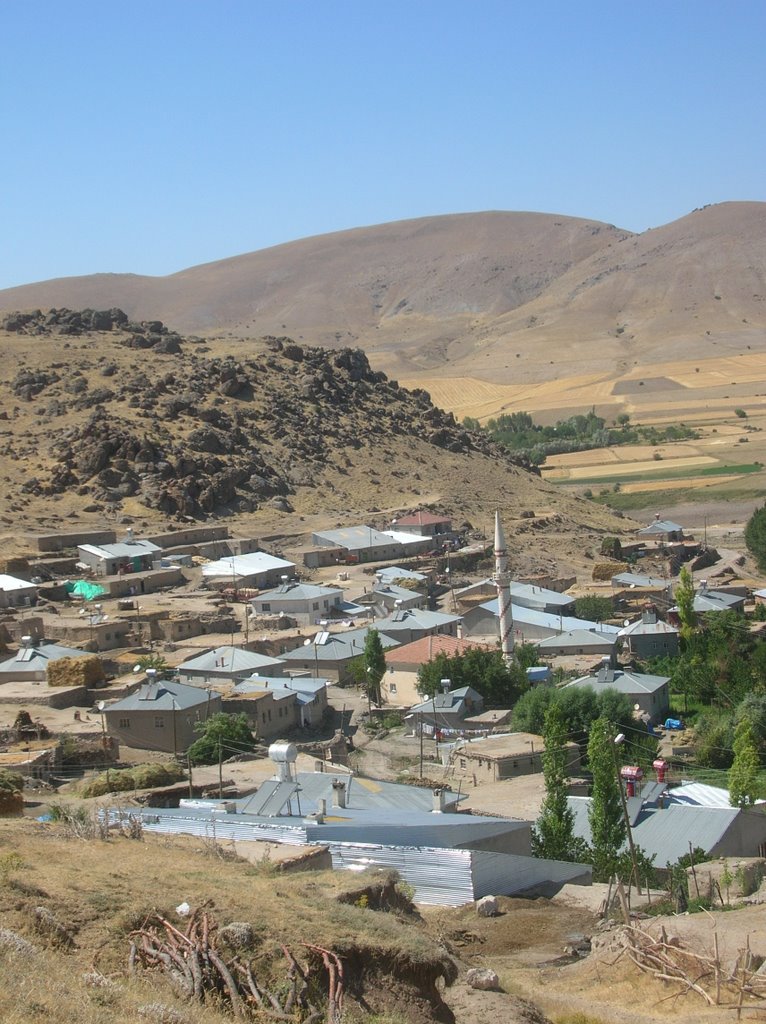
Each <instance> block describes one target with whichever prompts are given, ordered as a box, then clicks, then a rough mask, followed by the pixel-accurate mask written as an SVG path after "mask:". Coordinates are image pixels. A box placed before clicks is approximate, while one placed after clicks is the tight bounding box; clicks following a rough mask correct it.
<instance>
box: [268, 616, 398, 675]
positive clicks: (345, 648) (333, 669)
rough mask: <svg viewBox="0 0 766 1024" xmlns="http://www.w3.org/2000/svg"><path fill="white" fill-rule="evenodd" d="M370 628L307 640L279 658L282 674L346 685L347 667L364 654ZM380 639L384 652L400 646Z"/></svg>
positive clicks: (321, 632) (325, 632) (316, 636)
mask: <svg viewBox="0 0 766 1024" xmlns="http://www.w3.org/2000/svg"><path fill="white" fill-rule="evenodd" d="M371 628H372V627H370V626H364V627H363V628H361V629H351V630H348V631H347V632H345V633H329V632H327V631H326V630H321V631H320V632H319V633H317V634H316V635H315V636H314V637H313V639H312V638H308V639H306V640H305V641H304V642H303V643H302V644H301V645H300V646H298V647H295V648H293V650H291V651H285V652H284V654H282V655H280V657H281V659H282V661H283V662H284V665H285V674H287V673H288V672H289V673H293V672H298V671H303V672H307V673H309V674H312V675H313V676H314V677H315V678H321V677H325V676H326V677H328V678H330V679H332V680H334V681H338V682H341V683H342V682H345V681H346V680H347V679H348V678H349V673H348V666H349V663H350V662H351V661H353V660H354V659H355V658H360V657H361V656H362V655H363V654H364V644H365V640H366V639H367V634H368V633H369V631H370V629H371ZM375 628H377V627H375ZM379 635H380V642H381V645H382V647H383V650H384V651H385V650H388V649H389V648H390V647H398V646H399V643H398V641H397V640H395V639H392V638H391V637H389V636H387V635H386V634H385V633H380V634H379Z"/></svg>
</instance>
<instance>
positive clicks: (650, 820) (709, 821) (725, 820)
mask: <svg viewBox="0 0 766 1024" xmlns="http://www.w3.org/2000/svg"><path fill="white" fill-rule="evenodd" d="M567 803H568V804H569V806H570V807H571V808H572V810H573V811H574V815H575V822H574V831H575V835H576V836H579V837H580V838H582V839H585V841H586V842H590V841H591V834H590V823H589V821H588V808H589V806H590V797H585V796H573V797H569V798H568V800H567ZM739 813H740V811H739V809H738V808H736V807H728V808H723V807H688V806H683V805H681V804H673V803H671V804H669V806H668V807H665V808H648V807H644V808H643V810H642V811H641V813H640V814H639V816H638V820H637V821H636V824H635V825H634V826H633V841H634V842H635V844H636V846H640V847H641V849H642V850H643V851H644V852H645V853H646V854H647V856H649V857H654V858H655V863H656V865H657V867H660V868H664V867H665V865H666V864H667V863H671V864H674V863H675V862H676V861H677V860H678V858H679V857H683V856H684V855H685V854H687V853H688V852H689V843H691V844H692V846H700V847H702V849H703V850H705V851H706V852H710V851H711V850H712V849H713V848H714V847H715V846H716V845H717V843H719V842H720V841H721V839H722V838H723V837H724V835H725V834H726V832H727V831H728V830H729V828H730V827H731V826H732V824H733V823H734V821H735V820H736V818H737V815H738V814H739Z"/></svg>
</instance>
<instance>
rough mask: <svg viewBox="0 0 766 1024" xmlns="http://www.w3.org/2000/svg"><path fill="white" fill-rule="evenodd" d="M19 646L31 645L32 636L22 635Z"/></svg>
mask: <svg viewBox="0 0 766 1024" xmlns="http://www.w3.org/2000/svg"><path fill="white" fill-rule="evenodd" d="M21 646H22V647H31V646H32V637H31V636H29V635H27V636H23V637H22V638H21Z"/></svg>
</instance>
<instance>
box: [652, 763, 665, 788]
mask: <svg viewBox="0 0 766 1024" xmlns="http://www.w3.org/2000/svg"><path fill="white" fill-rule="evenodd" d="M652 768H654V770H655V772H656V773H657V781H658V782H662V783H664V782H665V775H666V774H667V770H668V763H667V761H663V760H662V758H657V760H656V761H652Z"/></svg>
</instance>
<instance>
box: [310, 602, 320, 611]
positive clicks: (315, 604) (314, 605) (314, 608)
mask: <svg viewBox="0 0 766 1024" xmlns="http://www.w3.org/2000/svg"><path fill="white" fill-rule="evenodd" d="M318 608H319V601H314V603H313V604H312V606H311V609H312V611H317V609H318Z"/></svg>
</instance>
